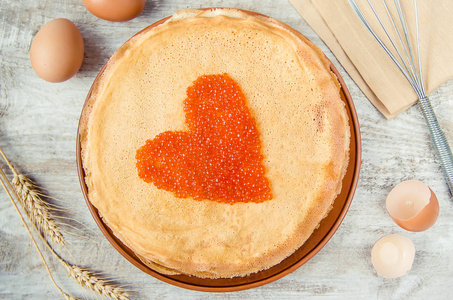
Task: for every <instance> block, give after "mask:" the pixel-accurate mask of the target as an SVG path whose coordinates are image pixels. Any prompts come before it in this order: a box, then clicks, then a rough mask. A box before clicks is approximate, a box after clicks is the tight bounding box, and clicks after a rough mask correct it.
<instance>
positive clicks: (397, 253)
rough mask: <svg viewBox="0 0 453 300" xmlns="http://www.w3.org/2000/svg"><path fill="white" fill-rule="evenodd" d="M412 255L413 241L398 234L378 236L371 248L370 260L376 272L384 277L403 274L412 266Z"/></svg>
mask: <svg viewBox="0 0 453 300" xmlns="http://www.w3.org/2000/svg"><path fill="white" fill-rule="evenodd" d="M414 257H415V247H414V243H412V241H411V240H410V239H408V238H406V237H404V236H402V235H399V234H389V235H386V236H384V237H382V238H380V239H379V240H378V241H377V242H376V243H375V244H374V246H373V249H372V250H371V262H372V263H373V266H374V268H375V269H376V272H377V274H378V275H380V276H384V277H385V278H397V277H401V276H403V275H405V274H406V273H407V271H409V270H410V269H411V268H412V264H413V262H414Z"/></svg>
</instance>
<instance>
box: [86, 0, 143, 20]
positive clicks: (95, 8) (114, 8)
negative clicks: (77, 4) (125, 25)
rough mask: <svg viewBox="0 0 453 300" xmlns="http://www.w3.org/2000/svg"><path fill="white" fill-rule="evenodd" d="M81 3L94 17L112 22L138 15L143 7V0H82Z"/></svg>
mask: <svg viewBox="0 0 453 300" xmlns="http://www.w3.org/2000/svg"><path fill="white" fill-rule="evenodd" d="M83 4H84V5H85V7H86V8H87V9H88V11H89V12H91V13H92V14H93V15H95V16H96V17H98V18H101V19H104V20H107V21H113V22H122V21H128V20H131V19H133V18H135V17H138V16H139V15H140V14H141V13H142V11H143V9H144V8H145V0H83Z"/></svg>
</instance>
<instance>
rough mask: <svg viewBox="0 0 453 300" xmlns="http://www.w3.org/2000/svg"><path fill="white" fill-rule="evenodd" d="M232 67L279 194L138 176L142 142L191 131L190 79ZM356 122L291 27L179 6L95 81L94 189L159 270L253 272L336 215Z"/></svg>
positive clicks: (87, 118) (90, 114)
mask: <svg viewBox="0 0 453 300" xmlns="http://www.w3.org/2000/svg"><path fill="white" fill-rule="evenodd" d="M223 73H228V74H229V75H230V76H231V78H232V79H233V80H234V81H236V82H237V83H238V85H239V86H240V87H241V89H242V91H243V92H244V95H245V96H246V99H247V105H248V107H249V109H250V113H251V114H252V115H253V117H254V119H255V120H256V126H257V128H258V130H259V133H260V138H261V143H262V155H263V157H264V160H263V164H264V166H265V169H266V177H267V178H268V179H269V181H270V186H271V193H272V195H273V199H272V200H268V201H264V202H261V203H253V202H249V203H235V204H233V205H231V204H227V203H218V202H215V201H210V200H197V201H195V200H194V199H192V198H191V197H188V198H179V197H176V196H175V195H174V194H173V193H172V192H169V191H166V190H163V189H159V188H157V187H156V186H155V185H153V184H152V183H146V182H144V181H143V180H141V179H140V177H139V176H138V173H137V169H136V159H135V155H136V150H137V149H139V148H140V147H141V146H143V145H144V144H145V142H146V141H147V140H149V139H152V138H154V137H156V136H158V135H159V134H161V133H163V132H166V131H181V132H184V131H188V130H189V128H187V124H186V122H185V115H184V100H185V99H186V98H187V95H186V90H187V88H188V87H189V86H191V85H192V84H193V82H194V80H196V79H197V78H198V77H200V76H203V75H207V74H223ZM347 124H348V120H347V114H346V110H345V107H344V104H343V102H342V101H341V99H340V95H339V85H338V83H337V81H336V79H335V77H334V75H333V74H332V73H331V72H330V70H329V65H328V62H327V61H326V60H325V59H324V57H323V55H322V53H321V52H320V51H319V50H318V49H317V48H316V47H315V46H314V45H313V44H311V43H310V42H309V41H307V40H305V39H303V38H302V37H300V36H296V33H294V32H293V31H292V30H291V29H289V28H287V27H286V26H284V25H283V24H281V23H279V22H277V21H275V20H272V19H270V18H265V17H256V16H250V15H248V14H246V13H243V12H240V11H237V10H233V9H219V10H214V11H196V10H189V11H182V12H178V13H177V14H175V15H174V16H173V17H172V18H170V19H169V20H168V21H166V22H165V23H163V24H161V25H159V26H156V27H153V28H148V29H146V30H144V31H143V32H141V33H140V34H138V35H137V36H135V37H134V38H132V39H131V40H130V41H128V42H127V43H126V44H124V45H123V46H122V47H121V48H120V49H119V50H118V51H117V52H116V53H115V54H114V56H113V57H112V58H111V59H110V61H109V63H108V64H107V67H106V69H105V70H104V72H103V74H102V76H101V77H100V78H99V79H98V80H97V82H96V83H95V86H94V89H93V92H92V94H91V97H90V98H89V100H88V102H87V105H86V107H85V109H84V115H83V116H82V120H81V127H80V129H81V130H80V132H81V144H82V159H83V166H84V169H85V173H86V183H87V186H88V191H89V194H88V196H89V199H90V201H91V202H92V204H93V205H94V206H95V207H96V208H97V209H98V211H99V214H100V215H101V216H102V218H103V220H104V221H105V222H106V223H107V224H108V225H109V227H110V228H111V229H112V231H113V232H114V233H115V235H116V236H117V237H118V238H119V239H121V240H122V241H123V242H124V243H125V244H126V245H127V246H128V247H130V248H131V249H132V250H133V251H134V252H136V253H137V254H138V255H139V256H140V257H142V258H143V260H144V261H147V262H149V264H150V265H152V266H154V267H156V268H159V271H161V272H167V271H168V272H169V273H174V272H180V273H184V274H190V275H195V276H199V277H209V278H219V277H233V276H244V275H247V274H250V273H253V272H257V271H260V270H262V269H267V268H269V267H271V266H273V265H275V264H277V263H279V262H280V261H282V260H283V259H284V258H286V257H287V256H289V255H290V254H292V253H293V252H294V251H295V250H296V249H297V248H299V247H300V246H301V245H302V244H303V243H304V242H305V241H306V239H307V238H308V237H309V236H310V235H311V233H312V232H313V230H314V229H315V228H316V227H317V226H318V224H319V222H320V221H321V220H322V219H323V218H324V217H325V216H326V215H327V213H328V211H329V210H330V208H331V205H332V202H333V201H334V199H335V197H336V195H337V194H338V193H339V191H340V188H341V182H342V178H343V176H344V173H345V170H346V167H347V163H348V147H349V128H348V125H347Z"/></svg>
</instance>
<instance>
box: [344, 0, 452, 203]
mask: <svg viewBox="0 0 453 300" xmlns="http://www.w3.org/2000/svg"><path fill="white" fill-rule="evenodd" d="M348 1H349V4H350V5H351V7H352V9H353V10H354V12H355V13H356V14H357V16H358V17H359V19H360V21H361V22H362V23H363V24H364V25H365V27H366V28H367V29H368V31H369V32H370V33H371V34H372V35H373V37H374V38H375V39H376V41H377V42H378V43H379V45H380V46H381V47H382V48H383V49H384V51H385V52H386V53H387V54H388V55H389V56H390V58H391V59H392V60H393V62H394V63H395V64H396V65H397V66H398V68H399V69H400V70H401V72H402V73H403V74H404V76H405V77H406V79H407V80H408V81H409V83H410V84H411V86H412V87H413V88H414V90H415V92H416V93H417V96H418V98H419V101H418V107H419V109H420V111H421V113H422V114H423V117H424V118H425V120H426V123H427V125H428V128H429V131H430V133H431V139H432V141H433V143H434V147H435V149H436V151H437V153H438V155H439V159H440V164H441V167H442V170H443V171H444V173H445V177H446V180H447V184H448V188H449V189H450V193H451V194H452V195H453V156H452V152H451V149H450V147H449V145H448V143H447V140H446V138H445V135H444V133H443V132H442V130H441V129H440V127H439V123H438V122H437V118H436V115H435V114H434V112H433V109H432V107H431V103H430V101H429V99H428V96H427V95H426V91H425V87H424V84H423V72H422V66H421V62H420V40H419V26H418V14H417V1H416V0H414V9H415V33H416V41H415V45H416V49H413V46H412V44H411V40H410V37H409V32H408V26H407V23H406V18H405V16H404V13H403V9H402V7H401V3H400V1H399V0H394V4H395V8H396V11H397V15H398V17H393V15H392V14H391V13H390V9H389V6H388V5H387V3H386V1H385V0H382V4H383V6H384V7H385V10H386V12H387V15H388V17H389V20H390V21H391V23H392V25H393V26H392V27H393V29H392V30H395V31H396V35H397V36H398V41H396V40H395V39H394V38H392V37H391V34H390V32H389V30H388V28H387V27H386V26H385V25H384V23H383V21H382V19H381V17H380V16H379V14H378V13H377V11H376V9H375V7H374V6H373V4H372V3H371V2H370V0H367V2H368V5H369V6H370V8H371V10H372V11H373V13H374V15H375V17H376V18H377V20H378V22H379V24H380V25H381V27H382V29H383V30H384V32H385V35H386V36H387V38H388V40H389V42H390V44H391V46H390V47H387V45H386V44H385V43H384V42H383V40H382V39H381V38H380V37H379V36H378V35H377V34H376V31H375V30H373V28H372V27H371V26H370V24H369V23H368V21H367V19H366V18H365V17H364V15H363V13H362V11H361V10H360V8H359V6H358V5H357V3H356V1H355V0H348ZM398 26H400V27H398ZM399 28H400V29H399ZM397 43H398V44H397ZM398 46H399V47H398ZM391 49H392V50H391ZM414 50H415V51H414Z"/></svg>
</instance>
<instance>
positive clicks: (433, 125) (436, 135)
mask: <svg viewBox="0 0 453 300" xmlns="http://www.w3.org/2000/svg"><path fill="white" fill-rule="evenodd" d="M418 107H419V108H420V111H421V112H422V114H423V117H425V120H426V124H427V125H428V128H429V131H430V133H431V139H432V141H433V143H434V147H435V148H436V151H437V154H438V155H439V159H440V165H441V167H442V170H443V171H444V173H445V178H446V180H447V184H448V188H449V189H450V194H451V195H453V155H452V153H451V149H450V146H449V145H448V143H447V139H446V138H445V135H444V133H443V132H442V130H441V129H440V126H439V123H438V122H437V118H436V115H435V114H434V111H433V109H432V107H431V103H430V101H429V99H428V97H425V98H421V99H420V100H419V101H418Z"/></svg>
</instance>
